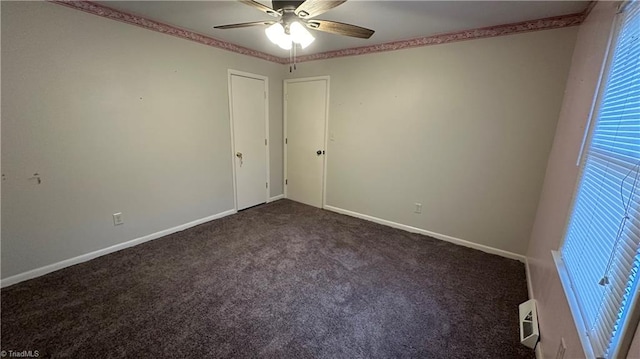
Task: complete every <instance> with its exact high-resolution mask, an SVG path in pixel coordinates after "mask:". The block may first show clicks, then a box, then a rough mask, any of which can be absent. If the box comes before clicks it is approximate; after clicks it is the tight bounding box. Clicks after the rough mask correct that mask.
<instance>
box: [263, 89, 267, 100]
mask: <svg viewBox="0 0 640 359" xmlns="http://www.w3.org/2000/svg"><path fill="white" fill-rule="evenodd" d="M264 98H265V99H266V98H267V91H265V92H264Z"/></svg>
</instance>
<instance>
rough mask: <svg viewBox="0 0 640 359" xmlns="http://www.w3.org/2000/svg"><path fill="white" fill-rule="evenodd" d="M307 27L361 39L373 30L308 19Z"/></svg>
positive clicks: (369, 34) (365, 37) (368, 35)
mask: <svg viewBox="0 0 640 359" xmlns="http://www.w3.org/2000/svg"><path fill="white" fill-rule="evenodd" d="M307 27H309V28H311V29H314V30H320V31H324V32H330V33H332V34H338V35H345V36H351V37H359V38H361V39H368V38H370V37H371V35H373V33H374V32H375V31H373V30H370V29H365V28H364V27H360V26H355V25H350V24H343V23H341V22H336V21H327V20H310V21H308V22H307Z"/></svg>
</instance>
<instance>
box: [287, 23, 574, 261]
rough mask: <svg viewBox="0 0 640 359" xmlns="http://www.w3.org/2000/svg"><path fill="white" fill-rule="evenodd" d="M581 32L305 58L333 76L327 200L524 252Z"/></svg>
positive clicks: (310, 70)
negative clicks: (416, 209)
mask: <svg viewBox="0 0 640 359" xmlns="http://www.w3.org/2000/svg"><path fill="white" fill-rule="evenodd" d="M576 32H577V28H576V27H573V28H565V29H559V30H547V31H538V32H531V33H526V34H519V35H511V36H502V37H495V38H489V39H482V40H474V41H465V42H457V43H451V44H445V45H438V46H427V47H420V48H415V49H409V50H402V51H395V52H385V53H379V54H373V55H365V56H354V57H345V58H337V59H331V60H323V61H314V62H305V63H301V64H299V65H298V71H297V72H294V73H293V74H292V75H293V76H291V77H296V78H300V77H308V76H320V75H330V76H331V89H330V109H329V133H330V134H331V136H332V137H333V138H334V140H333V141H329V143H328V151H327V156H328V173H327V204H328V205H330V206H335V207H339V208H341V209H346V210H350V211H354V212H358V213H361V214H366V215H370V216H374V217H378V218H382V219H385V220H389V221H393V222H397V223H401V224H405V225H410V226H413V227H417V228H421V229H425V230H428V231H431V232H436V233H439V234H444V235H448V236H452V237H455V238H459V239H463V240H466V241H470V242H473V243H477V244H482V245H486V246H489V247H493V248H498V249H502V250H505V251H509V252H513V253H516V254H525V252H526V250H527V244H528V241H529V235H530V233H531V226H532V224H533V220H534V217H535V213H536V207H537V204H538V197H539V195H540V189H541V186H542V181H543V177H544V170H545V166H546V162H547V157H548V155H549V150H550V148H551V143H552V141H553V135H554V131H555V126H556V122H557V120H558V114H559V111H560V105H561V103H562V97H563V91H564V86H565V82H566V79H567V74H568V69H569V64H570V62H571V54H572V50H573V45H574V42H575V39H576ZM287 75H289V74H288V73H287ZM415 202H419V203H422V205H423V208H422V214H415V213H413V211H414V203H415Z"/></svg>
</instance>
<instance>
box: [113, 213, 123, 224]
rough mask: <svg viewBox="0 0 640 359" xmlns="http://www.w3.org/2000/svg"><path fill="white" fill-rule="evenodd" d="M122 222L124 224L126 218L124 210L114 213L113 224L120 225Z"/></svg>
mask: <svg viewBox="0 0 640 359" xmlns="http://www.w3.org/2000/svg"><path fill="white" fill-rule="evenodd" d="M121 224H124V218H122V212H118V213H114V214H113V225H114V226H119V225H121Z"/></svg>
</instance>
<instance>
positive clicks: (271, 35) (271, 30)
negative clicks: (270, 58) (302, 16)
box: [264, 22, 286, 45]
mask: <svg viewBox="0 0 640 359" xmlns="http://www.w3.org/2000/svg"><path fill="white" fill-rule="evenodd" d="M264 33H265V34H266V35H267V38H268V39H269V40H270V41H271V42H273V43H274V44H276V45H278V44H279V43H280V41H281V40H282V38H283V37H284V36H285V35H286V34H285V33H284V27H283V26H282V24H281V23H279V22H277V23H275V24H273V25H271V26H269V27H268V28H266V29H264Z"/></svg>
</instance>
